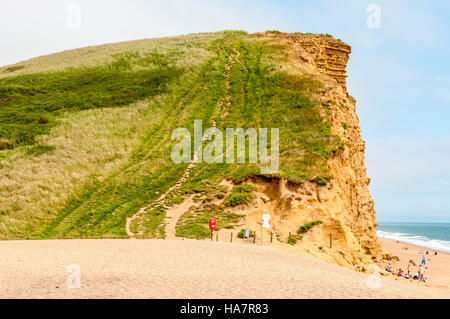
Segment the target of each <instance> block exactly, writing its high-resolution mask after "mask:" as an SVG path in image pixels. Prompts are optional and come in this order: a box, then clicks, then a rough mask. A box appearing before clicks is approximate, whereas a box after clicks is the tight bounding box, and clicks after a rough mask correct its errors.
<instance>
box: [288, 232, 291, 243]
mask: <svg viewBox="0 0 450 319" xmlns="http://www.w3.org/2000/svg"><path fill="white" fill-rule="evenodd" d="M290 240H291V232H289V238H288V243H289V241H290Z"/></svg>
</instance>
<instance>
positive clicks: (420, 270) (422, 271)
mask: <svg viewBox="0 0 450 319" xmlns="http://www.w3.org/2000/svg"><path fill="white" fill-rule="evenodd" d="M424 275H425V266H424V265H420V267H419V281H421V282H425V279H424Z"/></svg>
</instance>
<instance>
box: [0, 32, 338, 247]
mask: <svg viewBox="0 0 450 319" xmlns="http://www.w3.org/2000/svg"><path fill="white" fill-rule="evenodd" d="M287 50H289V48H287V47H286V46H283V45H278V44H277V42H276V39H272V38H264V37H254V36H252V35H247V34H246V33H245V32H242V31H225V32H221V33H209V34H199V35H190V36H185V37H174V38H165V39H154V40H141V41H136V42H128V43H119V44H109V45H105V46H99V47H89V48H83V49H79V50H78V51H76V50H75V51H65V52H62V53H61V54H55V55H51V56H46V57H41V58H38V59H37V60H38V61H40V63H41V65H44V66H43V67H41V68H40V69H39V68H38V67H37V65H39V64H40V63H37V62H36V60H29V61H25V62H23V63H20V64H18V65H22V66H23V68H19V69H16V70H12V71H11V70H9V71H8V70H4V72H3V73H1V75H0V173H1V175H0V176H1V177H0V238H3V239H5V238H25V237H27V236H33V237H36V238H55V237H61V236H93V235H125V230H124V229H125V227H124V224H125V220H126V218H127V217H129V216H131V215H133V214H134V213H136V212H137V211H138V210H139V209H140V208H142V207H144V206H146V205H148V204H150V203H152V202H153V201H155V200H156V199H157V198H158V197H159V196H160V194H162V193H164V192H165V191H167V190H168V189H169V188H170V187H171V186H173V185H174V184H175V183H176V182H177V181H178V180H179V179H180V177H181V176H182V175H183V172H184V170H185V168H186V167H187V164H175V163H173V162H172V161H171V157H170V153H171V148H172V146H173V145H174V143H175V142H172V141H171V139H170V134H171V131H172V130H173V129H175V128H177V127H186V128H188V129H190V130H192V127H193V123H194V120H196V119H200V120H202V121H203V123H204V126H205V127H209V126H212V124H213V123H216V124H217V127H218V128H221V129H224V128H227V127H229V128H230V127H231V128H238V127H242V128H244V129H245V128H248V127H255V128H258V127H266V128H274V127H276V128H279V129H280V167H279V171H278V173H276V174H275V176H276V177H279V178H285V179H288V180H290V181H292V182H295V183H302V182H303V181H313V180H317V181H319V182H323V181H325V183H326V182H327V178H328V175H329V174H328V168H327V165H326V164H327V160H328V158H329V157H330V156H332V155H333V154H335V153H336V152H338V151H339V147H340V144H339V139H338V138H337V137H336V136H334V135H332V134H331V131H330V120H329V118H327V116H328V115H327V114H326V112H323V109H322V106H321V105H320V103H318V101H316V100H315V98H314V96H315V94H317V93H318V92H320V91H321V90H322V84H321V82H320V80H319V79H317V78H316V77H315V76H313V75H311V74H306V73H304V71H303V70H301V69H300V68H298V67H296V66H295V64H294V63H292V61H290V60H289V59H288V54H287ZM71 58H72V59H71ZM52 61H55V63H53V64H52ZM286 65H288V66H289V67H288V68H286V67H285V66H286ZM33 70H36V72H34V71H33ZM288 70H289V71H288ZM227 100H229V102H230V104H229V105H230V106H229V108H228V109H227V110H224V105H226V103H224V101H227ZM269 146H270V145H269ZM259 172H260V164H248V163H246V164H219V163H215V164H206V163H200V164H198V165H196V166H195V168H194V169H193V172H192V173H191V175H190V177H189V178H188V180H187V181H186V182H185V183H184V184H183V185H182V186H181V187H180V189H178V190H177V191H176V192H174V193H173V194H171V196H170V197H169V198H168V199H167V201H168V202H170V203H176V202H180V201H181V200H182V198H184V197H185V196H187V195H189V194H197V195H198V196H199V197H204V198H209V197H212V196H215V195H217V194H219V193H221V191H219V190H218V187H217V185H218V184H219V183H220V182H221V181H222V180H223V179H231V180H234V181H235V182H237V183H240V182H243V181H245V180H246V179H247V178H248V177H250V176H254V175H258V174H260V173H259ZM324 176H325V177H327V178H324ZM221 194H223V192H222V193H221ZM222 196H223V195H222ZM230 206H233V205H230ZM220 214H225V213H224V211H223V207H222V208H217V207H214V206H210V207H203V208H202V210H201V211H200V212H197V213H196V215H195V216H196V217H195V218H193V219H192V220H193V225H194V226H192V225H191V226H190V224H189V223H188V222H187V224H186V225H187V226H186V225H185V226H184V228H182V229H180V230H178V231H179V233H183V231H184V232H185V233H186V234H188V235H189V236H191V235H192V234H201V233H202V232H203V231H204V230H203V228H204V227H206V223H207V222H206V219H205V218H204V217H205V216H208V217H209V216H215V215H217V216H219V215H220ZM223 216H224V218H223V221H224V222H223V223H224V224H223V227H230V225H232V223H234V222H236V218H235V216H228V217H226V216H227V215H223ZM164 217H165V211H164V210H163V211H161V210H153V211H149V214H148V216H146V217H145V218H147V219H148V220H146V221H145V223H144V228H145V229H143V230H142V231H143V232H144V233H146V234H150V235H152V236H153V235H154V236H155V237H158V236H162V234H163V231H162V228H161V225H162V223H163V220H164ZM184 220H186V221H187V220H188V219H184ZM192 220H191V221H192ZM199 227H203V228H199ZM183 229H184V230H183ZM192 229H194V230H193V231H192ZM199 229H200V230H199Z"/></svg>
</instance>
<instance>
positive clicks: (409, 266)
mask: <svg viewBox="0 0 450 319" xmlns="http://www.w3.org/2000/svg"><path fill="white" fill-rule="evenodd" d="M408 277H411V264H409V263H408Z"/></svg>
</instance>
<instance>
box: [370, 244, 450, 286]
mask: <svg viewBox="0 0 450 319" xmlns="http://www.w3.org/2000/svg"><path fill="white" fill-rule="evenodd" d="M379 240H380V243H381V245H382V247H383V249H384V250H385V251H386V252H390V253H391V254H392V255H394V256H397V257H399V259H400V260H399V261H392V262H391V264H392V265H393V267H392V268H393V270H395V271H397V270H398V269H399V268H401V269H402V270H403V271H405V270H406V269H407V266H408V263H409V261H410V260H412V261H414V262H415V264H416V265H417V266H412V273H414V274H415V273H417V270H418V268H419V266H420V263H421V261H422V254H420V252H423V253H426V252H427V251H428V255H425V256H426V259H427V261H426V270H425V274H426V275H428V282H427V284H429V285H432V286H437V287H447V288H449V289H450V254H449V253H445V252H441V251H437V255H434V253H435V251H436V250H434V249H430V248H426V247H420V246H415V245H411V244H407V243H403V242H397V241H396V240H391V239H385V238H379ZM405 247H407V248H408V249H405ZM398 280H400V281H408V280H407V279H401V278H398Z"/></svg>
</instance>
